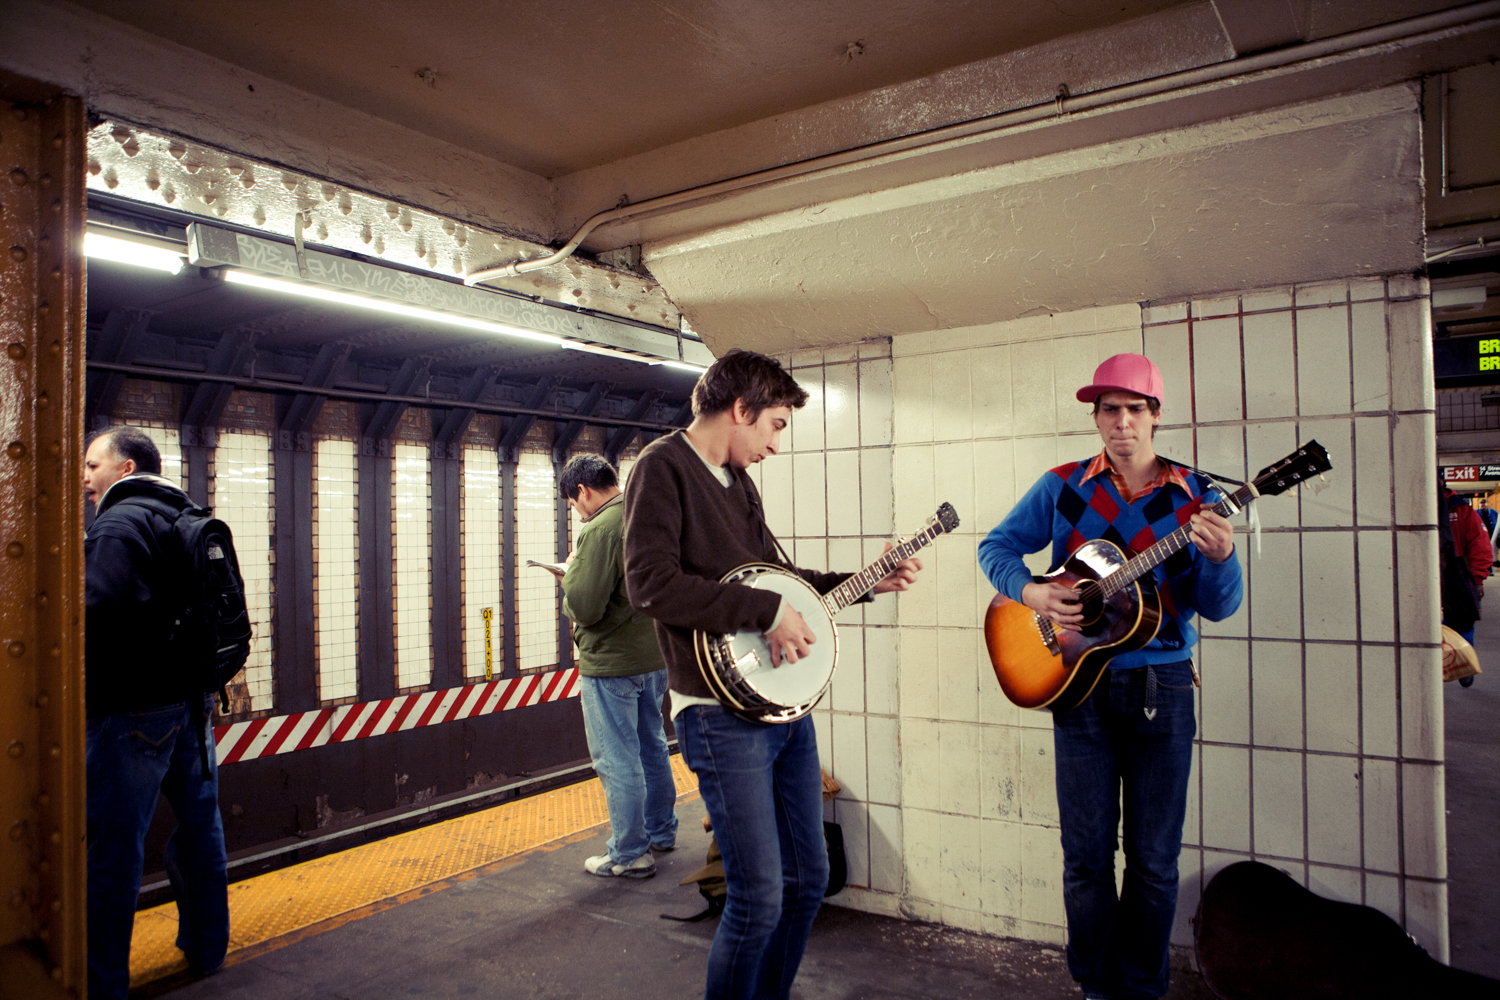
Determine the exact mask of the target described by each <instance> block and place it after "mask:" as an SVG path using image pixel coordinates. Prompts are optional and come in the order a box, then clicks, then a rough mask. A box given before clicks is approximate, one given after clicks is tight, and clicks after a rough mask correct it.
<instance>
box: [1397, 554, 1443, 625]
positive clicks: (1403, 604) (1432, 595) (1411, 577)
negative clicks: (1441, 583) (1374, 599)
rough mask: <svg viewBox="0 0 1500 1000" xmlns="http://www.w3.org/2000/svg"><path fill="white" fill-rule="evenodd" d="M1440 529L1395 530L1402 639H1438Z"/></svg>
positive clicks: (1439, 618)
mask: <svg viewBox="0 0 1500 1000" xmlns="http://www.w3.org/2000/svg"><path fill="white" fill-rule="evenodd" d="M1437 537H1438V536H1437V531H1436V530H1435V529H1434V530H1431V531H1398V532H1396V576H1397V582H1398V599H1397V603H1396V607H1397V613H1398V619H1397V620H1398V622H1399V625H1400V628H1401V641H1402V642H1431V643H1436V642H1438V623H1439V622H1440V621H1441V620H1442V615H1441V614H1440V613H1439V609H1438V588H1437V575H1438V559H1437Z"/></svg>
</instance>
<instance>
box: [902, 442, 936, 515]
mask: <svg viewBox="0 0 1500 1000" xmlns="http://www.w3.org/2000/svg"><path fill="white" fill-rule="evenodd" d="M894 451H895V456H894V462H893V473H894V475H893V476H892V479H893V481H894V483H895V487H896V489H895V519H896V530H897V531H901V532H906V531H911V530H913V529H912V526H914V525H916V524H919V523H921V522H922V521H923V520H925V519H926V518H927V515H929V514H931V513H932V512H933V511H934V510H936V509H937V499H936V492H935V490H936V484H935V482H934V480H933V460H934V455H933V449H932V445H907V446H905V447H898V448H896V449H894Z"/></svg>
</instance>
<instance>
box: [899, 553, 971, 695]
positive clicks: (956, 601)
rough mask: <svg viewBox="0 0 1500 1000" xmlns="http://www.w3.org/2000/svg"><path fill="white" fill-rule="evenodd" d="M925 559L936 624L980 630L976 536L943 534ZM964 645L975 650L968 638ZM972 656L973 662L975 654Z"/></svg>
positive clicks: (923, 557)
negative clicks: (975, 591) (977, 607)
mask: <svg viewBox="0 0 1500 1000" xmlns="http://www.w3.org/2000/svg"><path fill="white" fill-rule="evenodd" d="M913 530H915V528H913ZM922 559H923V561H924V565H925V566H926V569H925V570H924V575H925V576H927V577H928V582H927V583H926V589H927V590H928V592H930V593H931V594H932V595H933V599H934V603H935V604H936V610H937V624H939V625H942V626H945V627H948V628H978V627H979V626H980V625H982V624H983V622H982V621H981V620H980V618H979V617H978V614H977V612H976V605H977V604H978V599H977V597H976V595H975V593H974V587H975V585H976V584H977V582H978V579H977V574H976V573H975V572H974V570H975V567H976V566H977V563H976V562H975V558H974V538H973V536H972V535H943V536H941V537H939V538H938V540H937V541H936V542H934V543H933V544H932V545H931V546H930V547H928V548H927V549H924V550H923V553H922ZM964 645H965V646H968V647H970V649H971V650H972V646H973V640H972V638H971V637H966V638H965V640H964ZM970 656H971V659H970V662H971V663H972V662H973V660H972V652H971V653H970ZM972 710H973V709H971V711H972Z"/></svg>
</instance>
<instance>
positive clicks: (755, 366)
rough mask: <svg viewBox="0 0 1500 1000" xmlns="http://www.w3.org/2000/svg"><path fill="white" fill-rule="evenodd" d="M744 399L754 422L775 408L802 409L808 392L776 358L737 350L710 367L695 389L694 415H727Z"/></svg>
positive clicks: (699, 378)
mask: <svg viewBox="0 0 1500 1000" xmlns="http://www.w3.org/2000/svg"><path fill="white" fill-rule="evenodd" d="M737 399H738V400H744V402H745V408H746V409H747V410H749V411H750V418H751V419H752V420H759V419H760V414H761V411H762V410H765V409H768V408H770V407H773V406H790V407H791V408H792V409H794V410H797V409H801V408H802V406H803V405H804V404H806V402H807V390H806V389H804V388H802V387H801V386H800V385H798V384H797V380H796V379H794V378H792V376H791V375H789V374H788V373H787V371H786V370H785V369H784V368H782V367H781V364H780V363H779V362H778V361H777V360H776V359H775V358H768V357H766V356H765V355H764V354H757V353H755V352H754V351H742V350H740V349H739V348H735V349H734V350H732V351H730V352H729V353H728V354H726V355H724V356H723V357H722V358H720V359H719V360H717V361H715V362H714V363H713V364H712V365H710V366H709V368H708V371H706V372H704V373H703V374H702V375H700V376H698V384H697V385H695V386H693V416H695V417H708V416H712V415H713V414H715V413H723V412H724V411H725V410H727V409H729V408H730V407H732V406H734V403H735V400H737Z"/></svg>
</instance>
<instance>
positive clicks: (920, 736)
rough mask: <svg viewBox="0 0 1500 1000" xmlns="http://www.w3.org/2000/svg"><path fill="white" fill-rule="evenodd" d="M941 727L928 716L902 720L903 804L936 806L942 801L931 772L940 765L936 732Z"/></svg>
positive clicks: (912, 807)
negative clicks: (927, 717) (926, 717)
mask: <svg viewBox="0 0 1500 1000" xmlns="http://www.w3.org/2000/svg"><path fill="white" fill-rule="evenodd" d="M940 729H941V727H940V726H939V725H938V724H937V723H936V722H934V721H931V720H929V719H913V718H903V719H902V720H901V804H902V806H903V808H906V809H909V810H915V809H937V808H938V803H939V802H941V801H942V798H941V796H940V794H939V789H938V783H937V782H936V781H934V780H933V775H935V774H937V773H938V770H939V768H941V767H942V761H941V759H940V758H939V750H938V734H939V732H940Z"/></svg>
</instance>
